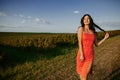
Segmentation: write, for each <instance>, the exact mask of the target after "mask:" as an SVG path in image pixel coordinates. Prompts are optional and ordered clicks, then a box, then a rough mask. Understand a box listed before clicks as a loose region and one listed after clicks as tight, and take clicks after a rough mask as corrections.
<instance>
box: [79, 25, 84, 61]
mask: <svg viewBox="0 0 120 80" xmlns="http://www.w3.org/2000/svg"><path fill="white" fill-rule="evenodd" d="M82 34H83V27H80V28H79V29H78V46H79V51H80V60H81V61H83V60H84V55H83V51H82V41H81V40H82Z"/></svg>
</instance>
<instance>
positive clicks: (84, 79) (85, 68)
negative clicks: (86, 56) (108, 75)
mask: <svg viewBox="0 0 120 80" xmlns="http://www.w3.org/2000/svg"><path fill="white" fill-rule="evenodd" d="M91 67H92V61H86V62H85V63H84V65H83V68H82V74H81V75H80V79H81V80H87V77H88V74H89V72H90V70H91Z"/></svg>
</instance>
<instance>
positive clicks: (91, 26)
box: [81, 14, 106, 33]
mask: <svg viewBox="0 0 120 80" xmlns="http://www.w3.org/2000/svg"><path fill="white" fill-rule="evenodd" d="M85 16H88V17H89V18H90V27H89V29H90V30H92V31H93V32H94V33H96V30H95V27H96V28H98V29H99V30H101V31H103V32H104V33H106V31H105V30H103V29H102V28H100V27H99V26H98V25H97V24H95V23H94V21H93V19H92V17H91V16H90V15H89V14H85V15H84V16H83V17H82V18H81V27H84V26H85V24H84V22H83V20H84V17H85Z"/></svg>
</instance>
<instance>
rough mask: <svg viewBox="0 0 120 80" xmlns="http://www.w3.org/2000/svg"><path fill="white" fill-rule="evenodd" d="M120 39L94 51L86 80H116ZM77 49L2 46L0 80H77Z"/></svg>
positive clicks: (118, 70)
mask: <svg viewBox="0 0 120 80" xmlns="http://www.w3.org/2000/svg"><path fill="white" fill-rule="evenodd" d="M119 41H120V35H119V36H115V37H111V38H109V39H108V40H106V41H105V42H104V43H103V44H102V45H101V46H100V47H95V60H94V63H93V70H94V71H95V74H94V76H93V77H91V76H90V75H89V80H119V79H120V77H119V75H120V55H119V54H120V51H119V50H120V42H119ZM77 50H78V46H67V47H65V46H63V47H56V48H54V49H47V50H43V51H42V50H39V48H38V49H36V48H22V47H21V48H20V47H19V48H18V47H9V46H1V47H0V51H2V52H1V53H2V54H4V58H3V59H1V60H0V63H1V64H0V79H1V80H79V76H78V75H77V73H76V61H75V60H76V55H77Z"/></svg>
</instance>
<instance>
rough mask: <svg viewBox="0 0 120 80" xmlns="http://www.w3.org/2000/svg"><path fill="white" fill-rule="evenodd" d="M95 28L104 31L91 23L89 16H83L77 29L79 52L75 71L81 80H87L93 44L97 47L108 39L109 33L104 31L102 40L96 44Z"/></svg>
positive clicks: (91, 60)
mask: <svg viewBox="0 0 120 80" xmlns="http://www.w3.org/2000/svg"><path fill="white" fill-rule="evenodd" d="M95 27H96V28H98V29H100V30H101V31H104V30H103V29H101V28H100V27H99V26H97V25H96V24H95V23H94V22H93V19H92V18H91V16H90V15H89V14H85V15H84V16H83V17H82V19H81V26H80V27H79V29H78V45H79V50H78V54H77V58H76V62H77V66H76V67H77V69H76V70H77V73H78V74H79V75H80V79H81V80H87V76H88V74H89V72H90V70H91V66H92V63H93V58H94V49H93V44H95V45H96V46H99V45H100V44H101V43H103V42H104V41H105V40H106V39H107V38H108V37H109V33H107V32H105V31H104V33H105V36H104V38H103V39H102V40H101V41H99V42H97V39H96V35H95V33H96V31H95Z"/></svg>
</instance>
